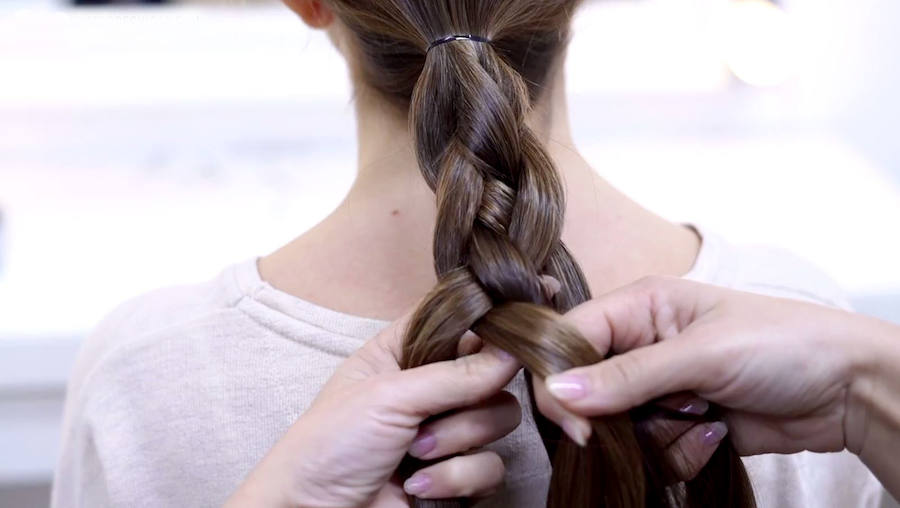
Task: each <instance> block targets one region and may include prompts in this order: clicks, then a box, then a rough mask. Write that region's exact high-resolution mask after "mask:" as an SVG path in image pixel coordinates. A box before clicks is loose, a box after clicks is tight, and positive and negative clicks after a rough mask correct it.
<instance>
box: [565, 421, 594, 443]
mask: <svg viewBox="0 0 900 508" xmlns="http://www.w3.org/2000/svg"><path fill="white" fill-rule="evenodd" d="M562 429H563V432H565V433H566V435H567V436H569V439H571V440H572V441H575V444H577V445H578V446H580V447H582V448H584V447H585V446H587V443H588V440H589V439H590V438H591V425H590V424H589V423H587V422H586V421H584V420H580V419H578V418H566V419H565V420H563V422H562Z"/></svg>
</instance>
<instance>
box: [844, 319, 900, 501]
mask: <svg viewBox="0 0 900 508" xmlns="http://www.w3.org/2000/svg"><path fill="white" fill-rule="evenodd" d="M854 328H855V335H854V336H855V337H859V338H858V339H857V340H854V341H851V342H848V348H853V349H854V350H855V351H857V352H860V353H850V354H858V355H859V357H860V359H861V361H860V362H859V363H858V365H857V368H856V375H855V379H854V381H853V383H852V384H851V385H850V393H849V397H848V407H847V421H845V426H846V427H847V432H848V434H847V436H848V438H847V441H848V442H847V445H848V447H849V448H850V449H851V451H854V452H856V453H857V454H859V457H860V458H861V459H862V460H863V462H864V463H865V464H866V465H867V466H868V467H869V469H870V470H871V471H872V472H873V473H874V474H875V475H876V476H877V477H878V478H879V480H881V482H882V483H883V484H884V486H885V488H887V489H888V491H890V492H891V493H892V494H893V495H894V496H895V497H900V462H898V461H900V327H898V326H895V325H892V324H889V323H885V322H882V321H878V320H875V319H870V318H860V319H859V320H858V321H856V322H855V323H854Z"/></svg>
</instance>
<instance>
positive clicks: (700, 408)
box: [678, 399, 709, 416]
mask: <svg viewBox="0 0 900 508" xmlns="http://www.w3.org/2000/svg"><path fill="white" fill-rule="evenodd" d="M678 411H679V412H680V413H684V414H687V415H696V416H703V415H705V414H706V412H707V411H709V402H707V401H705V400H703V399H694V400H692V401H690V402H688V403H687V404H685V405H684V406H682V407H681V409H679V410H678Z"/></svg>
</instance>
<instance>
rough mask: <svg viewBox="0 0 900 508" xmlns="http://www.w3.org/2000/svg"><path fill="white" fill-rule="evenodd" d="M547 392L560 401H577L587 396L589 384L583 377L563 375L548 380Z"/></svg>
mask: <svg viewBox="0 0 900 508" xmlns="http://www.w3.org/2000/svg"><path fill="white" fill-rule="evenodd" d="M546 383H547V390H549V391H550V393H552V394H553V396H554V397H556V398H557V399H559V400H577V399H580V398H582V397H584V396H585V395H587V382H586V380H585V379H584V378H583V377H581V376H575V375H572V374H562V375H558V376H550V377H548V378H547V381H546Z"/></svg>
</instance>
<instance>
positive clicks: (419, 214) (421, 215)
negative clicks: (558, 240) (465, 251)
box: [259, 72, 697, 319]
mask: <svg viewBox="0 0 900 508" xmlns="http://www.w3.org/2000/svg"><path fill="white" fill-rule="evenodd" d="M556 75H557V78H556V79H554V80H552V86H551V87H550V88H549V89H547V92H546V95H545V96H544V98H543V99H542V102H541V103H539V104H537V105H536V107H535V108H534V111H533V113H532V116H531V118H530V119H529V124H530V125H531V127H532V129H533V130H534V132H535V133H536V134H537V136H538V137H539V138H540V139H542V140H543V141H544V143H545V146H546V147H547V149H548V153H549V155H550V157H551V158H552V159H553V160H554V162H555V165H556V167H557V170H558V171H559V172H560V174H561V176H562V181H563V182H564V185H565V188H566V198H567V199H566V205H567V211H566V223H565V228H564V231H563V241H564V242H566V244H567V245H568V247H569V248H570V250H571V251H572V252H573V253H574V255H575V258H576V260H578V262H579V263H580V264H581V266H582V268H583V269H584V271H585V275H586V276H587V279H588V282H589V284H590V285H591V289H592V290H593V291H594V292H602V291H606V290H609V289H613V288H615V287H618V286H620V285H623V284H626V283H628V282H631V281H632V280H635V279H637V278H639V277H641V276H643V275H648V274H667V275H680V274H682V273H684V272H685V271H687V270H688V269H689V268H690V267H691V265H692V264H693V261H694V259H695V256H696V249H697V238H696V237H695V236H694V235H693V234H692V233H690V232H688V231H687V230H686V229H684V228H679V227H675V226H674V225H672V224H670V223H668V222H665V221H663V220H661V219H660V218H658V217H656V216H655V215H653V214H650V213H649V212H647V211H645V210H643V209H642V208H640V207H638V206H637V205H635V204H634V203H632V202H631V201H630V200H628V199H627V198H626V197H625V196H623V195H622V194H620V193H619V192H618V191H616V190H615V189H613V188H612V187H611V186H609V185H608V184H607V183H606V182H605V181H603V180H602V179H601V178H600V177H599V176H598V175H597V174H596V173H595V172H594V171H593V170H592V169H591V167H590V166H589V165H588V164H587V163H586V162H585V160H584V159H583V158H582V157H581V155H580V154H579V153H578V151H577V150H576V148H575V146H574V143H573V141H572V136H571V132H570V129H569V120H568V107H567V102H566V96H565V82H564V80H563V78H562V73H561V72H560V73H557V74H556ZM356 113H357V125H358V138H359V139H358V146H359V156H358V157H359V159H358V166H359V167H358V174H357V178H356V180H355V182H354V184H353V186H352V188H351V190H350V192H349V193H348V195H347V197H346V198H345V199H344V201H343V202H342V203H341V205H340V206H339V207H338V208H337V209H336V210H335V211H334V213H332V214H331V215H330V216H329V217H328V218H327V219H326V220H325V221H323V222H322V223H320V224H319V225H318V226H316V227H315V228H313V229H312V230H310V231H308V232H307V233H305V234H303V235H302V236H300V237H299V238H297V239H296V240H294V241H293V242H291V243H290V244H288V245H287V246H285V247H284V248H282V249H280V250H279V251H277V252H275V253H273V254H271V255H269V256H266V257H265V258H263V259H262V260H261V261H260V264H259V268H260V272H261V275H262V277H263V279H264V280H266V281H268V282H269V283H271V284H272V285H273V286H275V287H277V288H279V289H281V290H282V291H285V292H288V293H291V294H294V295H296V296H299V297H300V298H303V299H305V300H309V301H312V302H314V303H317V304H319V305H322V306H325V307H328V308H331V309H334V310H338V311H342V312H346V313H349V314H355V315H363V316H367V317H378V318H386V319H393V318H395V317H397V316H399V315H400V314H402V313H403V311H404V310H408V309H409V308H410V307H411V306H412V305H414V304H415V303H416V302H417V301H418V300H419V299H420V298H422V296H424V295H425V294H426V293H427V292H428V291H429V290H430V289H431V288H432V287H433V286H434V284H435V282H436V278H435V275H434V268H433V254H432V250H431V245H432V236H433V234H434V223H435V215H436V214H435V201H434V193H433V192H432V191H431V189H429V188H428V186H427V185H426V184H425V181H424V179H423V177H422V175H421V174H420V172H419V167H418V163H417V161H416V156H415V149H414V145H413V139H412V136H411V135H410V132H409V126H408V120H407V113H406V111H400V110H398V109H397V108H395V107H393V106H391V105H390V104H389V103H387V102H386V101H384V100H383V99H382V98H380V97H379V96H378V95H377V94H375V93H374V92H371V91H369V90H367V89H365V88H364V87H360V88H358V90H357V101H356ZM610 240H615V241H610ZM301 267H302V268H301Z"/></svg>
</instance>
